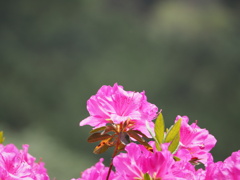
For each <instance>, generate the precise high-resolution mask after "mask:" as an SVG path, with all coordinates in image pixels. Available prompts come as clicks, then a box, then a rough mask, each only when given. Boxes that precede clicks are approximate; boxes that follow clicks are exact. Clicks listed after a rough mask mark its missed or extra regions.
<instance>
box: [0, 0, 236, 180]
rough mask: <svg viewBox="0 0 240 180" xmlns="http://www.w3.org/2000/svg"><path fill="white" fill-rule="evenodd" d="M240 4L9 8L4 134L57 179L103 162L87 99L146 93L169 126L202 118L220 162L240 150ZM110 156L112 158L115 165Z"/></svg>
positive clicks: (0, 85)
mask: <svg viewBox="0 0 240 180" xmlns="http://www.w3.org/2000/svg"><path fill="white" fill-rule="evenodd" d="M239 5H240V4H239V2H238V1H227V0H225V1H224V0H222V1H218V0H215V1H207V0H201V1H196V0H182V1H157V0H132V1H127V0H121V1H120V0H91V1H89V0H81V1H77V0H72V1H30V0H23V1H2V2H1V3H0V8H1V11H0V14H1V16H0V17H1V18H0V23H1V24H0V25H1V26H0V47H1V48H0V129H1V130H3V131H4V133H5V137H6V141H5V143H15V144H16V145H17V146H18V147H19V148H20V147H21V144H30V153H31V154H32V155H34V156H36V157H37V158H40V157H42V158H43V161H44V162H45V163H46V167H47V168H48V172H49V175H50V176H51V179H53V178H54V177H56V178H57V179H58V180H64V179H71V178H73V177H75V178H77V177H79V174H80V172H81V171H83V170H84V169H86V168H88V167H90V166H92V165H93V164H95V163H96V162H97V161H98V159H99V158H100V157H102V156H101V155H94V154H93V153H92V150H93V148H94V147H95V146H96V145H97V143H94V144H89V143H87V142H86V139H87V137H88V132H89V130H90V129H91V128H90V127H87V126H86V127H79V122H80V120H82V119H84V118H85V117H87V116H88V112H87V110H86V101H87V100H88V99H89V97H90V96H91V95H93V94H95V93H96V92H97V90H98V89H99V88H100V87H101V86H102V85H113V84H114V83H115V82H118V83H119V84H121V85H123V86H124V88H125V90H131V91H142V90H145V91H146V94H147V97H148V101H149V102H151V103H154V104H156V105H157V106H158V107H159V108H160V109H163V115H164V117H165V120H166V121H167V125H168V126H170V125H171V124H172V123H173V121H174V119H175V117H176V116H177V115H188V116H189V117H190V120H191V122H194V121H195V120H198V124H199V126H200V127H202V128H207V129H208V130H209V131H210V133H211V134H213V135H214V136H215V137H216V138H217V140H218V142H217V145H216V147H215V148H214V149H213V151H212V152H213V155H214V157H215V160H216V161H219V160H224V159H225V158H226V157H228V156H229V155H230V154H231V152H233V151H237V150H238V149H240V143H239V137H240V136H239V127H240V121H239V108H240V20H239V17H240V11H239V10H240V6H239ZM110 154H111V151H110V152H109V153H104V154H103V156H104V157H105V158H106V160H105V162H106V165H108V164H107V163H108V162H109V158H110Z"/></svg>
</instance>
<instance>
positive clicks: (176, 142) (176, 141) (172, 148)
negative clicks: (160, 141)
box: [168, 132, 180, 154]
mask: <svg viewBox="0 0 240 180" xmlns="http://www.w3.org/2000/svg"><path fill="white" fill-rule="evenodd" d="M179 141H180V132H178V133H177V135H176V136H175V138H174V139H173V141H172V142H171V144H170V145H169V146H168V150H169V151H170V152H171V153H173V154H174V153H175V152H176V151H177V149H178V145H179Z"/></svg>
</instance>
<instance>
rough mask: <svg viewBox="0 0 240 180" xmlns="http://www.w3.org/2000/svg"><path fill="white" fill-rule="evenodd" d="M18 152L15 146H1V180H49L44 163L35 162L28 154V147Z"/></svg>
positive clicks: (25, 146)
mask: <svg viewBox="0 0 240 180" xmlns="http://www.w3.org/2000/svg"><path fill="white" fill-rule="evenodd" d="M22 147H23V150H18V149H17V147H16V146H15V145H14V144H8V145H5V146H4V145H2V144H0V179H1V180H20V179H23V180H49V177H48V174H47V170H46V169H45V167H44V163H43V162H38V163H36V162H35V160H36V159H35V158H34V157H33V156H31V155H30V154H29V153H28V147H29V146H28V145H23V146H22Z"/></svg>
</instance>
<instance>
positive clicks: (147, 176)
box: [143, 173, 152, 180]
mask: <svg viewBox="0 0 240 180" xmlns="http://www.w3.org/2000/svg"><path fill="white" fill-rule="evenodd" d="M143 179H144V180H152V178H151V176H150V175H149V174H148V173H145V174H144V175H143Z"/></svg>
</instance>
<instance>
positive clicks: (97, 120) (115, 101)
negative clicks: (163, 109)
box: [80, 83, 158, 133]
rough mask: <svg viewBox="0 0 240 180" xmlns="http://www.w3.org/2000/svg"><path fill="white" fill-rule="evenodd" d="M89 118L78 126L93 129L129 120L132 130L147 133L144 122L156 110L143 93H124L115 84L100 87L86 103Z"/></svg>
mask: <svg viewBox="0 0 240 180" xmlns="http://www.w3.org/2000/svg"><path fill="white" fill-rule="evenodd" d="M87 109H88V111H89V114H90V116H89V117H87V118H86V119H84V120H82V121H81V122H80V126H83V125H90V126H92V127H94V128H97V127H101V126H105V125H106V124H107V123H113V124H120V123H123V122H124V121H127V120H130V121H131V125H132V127H131V128H133V129H135V130H140V131H141V132H143V133H147V129H146V127H145V122H146V121H149V123H150V125H152V126H153V123H152V120H153V119H154V118H155V117H156V116H157V111H158V108H157V106H155V105H154V104H151V103H149V102H147V97H146V96H145V92H144V91H143V92H141V93H139V92H133V91H125V90H124V89H123V87H122V86H119V85H118V84H117V83H115V84H114V86H113V87H111V86H106V85H104V86H102V87H101V88H100V89H99V90H98V92H97V94H96V95H94V96H92V97H91V98H90V99H89V100H88V101H87Z"/></svg>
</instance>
